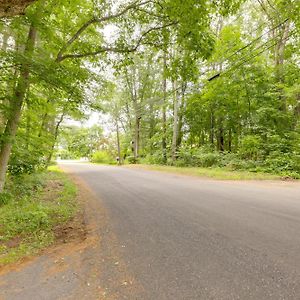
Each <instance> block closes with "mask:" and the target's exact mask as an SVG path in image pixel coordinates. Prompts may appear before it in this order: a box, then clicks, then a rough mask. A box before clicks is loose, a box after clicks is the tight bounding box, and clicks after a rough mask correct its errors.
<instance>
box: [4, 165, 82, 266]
mask: <svg viewBox="0 0 300 300" xmlns="http://www.w3.org/2000/svg"><path fill="white" fill-rule="evenodd" d="M77 209H78V204H77V202H76V187H75V186H74V184H73V183H72V182H71V181H70V180H69V179H68V178H67V177H66V175H65V174H63V173H62V172H60V171H59V170H58V169H57V168H56V167H51V168H50V169H49V170H48V171H43V172H38V173H33V174H24V175H20V176H15V177H9V179H8V182H7V185H6V187H5V191H4V192H3V193H2V194H1V196H0V224H1V225H0V266H1V265H4V264H7V263H11V262H14V261H17V260H19V259H20V258H22V257H24V256H29V255H32V254H35V253H37V252H38V251H39V250H40V249H43V248H45V247H47V246H49V245H51V244H52V243H54V242H55V236H56V231H57V230H58V228H59V227H63V226H64V224H66V223H67V222H68V221H69V220H70V219H71V218H72V217H74V215H75V214H76V212H77Z"/></svg>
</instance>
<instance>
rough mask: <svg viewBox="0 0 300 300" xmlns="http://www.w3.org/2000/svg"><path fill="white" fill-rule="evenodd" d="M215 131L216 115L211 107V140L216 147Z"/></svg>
mask: <svg viewBox="0 0 300 300" xmlns="http://www.w3.org/2000/svg"><path fill="white" fill-rule="evenodd" d="M214 131H215V117H214V112H213V110H212V108H211V111H210V130H209V140H210V144H211V146H212V147H214Z"/></svg>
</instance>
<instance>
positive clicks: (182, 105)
mask: <svg viewBox="0 0 300 300" xmlns="http://www.w3.org/2000/svg"><path fill="white" fill-rule="evenodd" d="M185 89H186V84H185V83H183V84H182V87H181V93H182V94H181V103H180V109H179V114H178V137H177V149H178V148H179V147H180V145H181V142H182V137H183V132H182V127H183V116H184V113H185Z"/></svg>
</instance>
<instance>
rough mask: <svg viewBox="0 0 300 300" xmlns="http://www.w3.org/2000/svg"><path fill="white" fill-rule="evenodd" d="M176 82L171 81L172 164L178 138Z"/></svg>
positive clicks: (174, 158)
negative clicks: (172, 109) (172, 112)
mask: <svg viewBox="0 0 300 300" xmlns="http://www.w3.org/2000/svg"><path fill="white" fill-rule="evenodd" d="M176 86H177V85H176V81H175V80H174V81H173V89H174V119H173V138H172V162H173V163H174V162H175V160H176V156H177V155H176V152H177V151H176V150H177V137H178V99H177V90H176V89H177V88H176Z"/></svg>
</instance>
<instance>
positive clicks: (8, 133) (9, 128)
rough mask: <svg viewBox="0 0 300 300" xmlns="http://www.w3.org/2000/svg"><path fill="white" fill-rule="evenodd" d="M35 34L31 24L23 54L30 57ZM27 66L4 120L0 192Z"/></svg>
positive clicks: (3, 181) (22, 93)
mask: <svg viewBox="0 0 300 300" xmlns="http://www.w3.org/2000/svg"><path fill="white" fill-rule="evenodd" d="M36 34H37V32H36V29H35V27H34V26H33V25H31V26H30V29H29V33H28V38H27V42H26V46H25V50H24V55H25V56H26V57H30V56H31V55H32V53H33V50H34V45H35V41H36ZM29 67H30V66H29V64H28V63H23V64H22V65H21V71H20V77H19V80H18V83H17V86H16V89H15V91H14V95H13V99H12V101H11V103H10V112H9V116H8V120H7V122H6V127H5V130H4V134H3V136H4V137H3V141H2V144H1V151H0V192H2V191H3V188H4V184H5V178H6V171H7V166H8V161H9V157H10V154H11V149H12V145H13V141H14V139H15V137H16V132H17V128H18V124H19V120H20V116H21V111H22V105H23V102H24V98H25V94H26V91H27V89H28V87H29V74H30V70H29Z"/></svg>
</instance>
